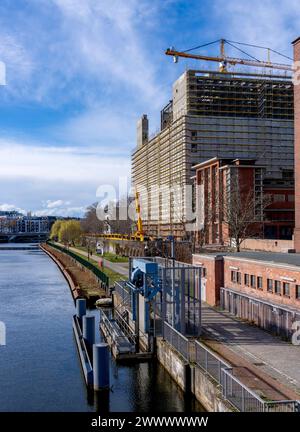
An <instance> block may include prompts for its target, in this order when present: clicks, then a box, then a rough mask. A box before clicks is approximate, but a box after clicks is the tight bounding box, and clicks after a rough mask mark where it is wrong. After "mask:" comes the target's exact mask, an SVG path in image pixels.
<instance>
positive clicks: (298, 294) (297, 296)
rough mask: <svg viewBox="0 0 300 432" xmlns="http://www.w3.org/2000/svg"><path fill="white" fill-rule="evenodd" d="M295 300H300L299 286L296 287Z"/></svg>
mask: <svg viewBox="0 0 300 432" xmlns="http://www.w3.org/2000/svg"><path fill="white" fill-rule="evenodd" d="M296 299H298V300H300V285H296Z"/></svg>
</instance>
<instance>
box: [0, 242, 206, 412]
mask: <svg viewBox="0 0 300 432" xmlns="http://www.w3.org/2000/svg"><path fill="white" fill-rule="evenodd" d="M9 246H11V245H9ZM22 246H24V245H22ZM74 311H75V308H74V303H73V300H72V297H71V294H70V290H69V287H68V285H67V283H66V281H65V279H64V277H63V275H62V274H61V272H60V271H59V269H58V268H57V266H56V265H55V264H54V262H53V261H52V260H51V259H50V258H49V257H48V256H47V255H46V254H44V253H43V252H42V251H40V250H38V249H36V250H1V249H0V321H2V322H4V323H5V325H6V346H0V411H100V412H106V411H112V412H116V411H135V412H153V411H156V412H165V411H179V412H180V411H201V410H203V409H202V408H201V406H200V404H199V403H198V402H197V401H196V400H195V399H194V398H192V399H190V398H188V399H187V398H185V397H184V395H183V393H182V392H181V390H180V389H179V388H178V387H177V385H176V384H175V383H174V382H173V381H172V379H171V378H170V376H169V375H168V374H167V373H166V371H165V370H164V369H163V368H162V367H161V366H160V365H158V364H155V363H137V364H134V365H120V364H116V363H115V361H114V360H113V359H111V385H112V389H111V391H110V392H109V393H108V394H102V393H100V394H99V396H98V397H97V398H95V397H94V394H93V393H92V394H88V392H87V390H86V386H85V382H84V378H83V375H82V372H81V367H80V363H79V358H78V354H77V348H76V345H75V340H74V336H73V332H72V321H71V318H72V315H73V314H74ZM97 316H98V315H97ZM99 337H100V335H99Z"/></svg>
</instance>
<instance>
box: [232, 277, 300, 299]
mask: <svg viewBox="0 0 300 432" xmlns="http://www.w3.org/2000/svg"><path fill="white" fill-rule="evenodd" d="M231 282H233V283H236V284H239V285H241V284H242V273H241V272H238V271H234V270H232V271H231ZM243 284H244V285H245V286H248V287H251V288H254V289H260V290H263V289H264V283H263V278H262V276H255V275H251V274H247V273H245V274H244V279H243ZM267 291H268V292H269V293H274V294H277V295H284V296H286V297H290V295H291V284H290V283H289V282H282V281H280V280H274V279H267ZM296 299H298V300H299V299H300V285H296Z"/></svg>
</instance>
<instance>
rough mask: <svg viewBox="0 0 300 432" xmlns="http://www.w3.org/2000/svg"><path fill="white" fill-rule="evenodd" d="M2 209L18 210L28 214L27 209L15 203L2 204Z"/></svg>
mask: <svg viewBox="0 0 300 432" xmlns="http://www.w3.org/2000/svg"><path fill="white" fill-rule="evenodd" d="M0 210H1V211H17V212H19V213H23V214H26V211H25V210H23V209H21V208H20V207H18V206H16V205H15V204H0Z"/></svg>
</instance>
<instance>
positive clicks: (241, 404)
mask: <svg viewBox="0 0 300 432" xmlns="http://www.w3.org/2000/svg"><path fill="white" fill-rule="evenodd" d="M163 338H164V339H165V340H166V341H167V342H168V343H169V344H171V345H172V346H173V348H174V349H175V350H176V351H178V352H179V353H180V354H181V355H182V356H183V357H184V358H185V360H187V361H189V362H195V363H196V364H197V365H198V366H199V367H200V368H201V369H203V370H204V371H205V372H206V373H207V374H208V375H209V376H210V377H211V378H212V379H213V380H214V381H215V382H216V383H217V384H219V385H220V387H221V389H222V394H223V397H224V399H226V400H228V401H229V402H230V403H231V404H232V405H233V406H234V407H235V408H236V409H237V410H239V411H241V412H300V401H296V400H281V401H266V400H264V399H262V398H261V397H260V396H258V395H257V394H256V393H255V392H254V391H252V390H251V389H249V388H248V387H247V386H246V385H245V384H243V383H242V382H241V381H240V380H239V379H238V378H236V377H235V376H234V375H233V369H232V367H231V365H229V364H228V363H226V362H225V361H224V360H223V359H221V358H220V357H219V356H218V355H216V354H215V353H214V352H213V351H211V350H210V349H209V348H208V347H206V345H204V344H202V343H201V342H199V341H196V340H194V339H187V338H186V337H185V336H183V335H182V334H181V333H179V332H178V331H177V330H175V329H174V328H173V327H172V326H171V325H170V324H168V323H166V322H164V325H163Z"/></svg>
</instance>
